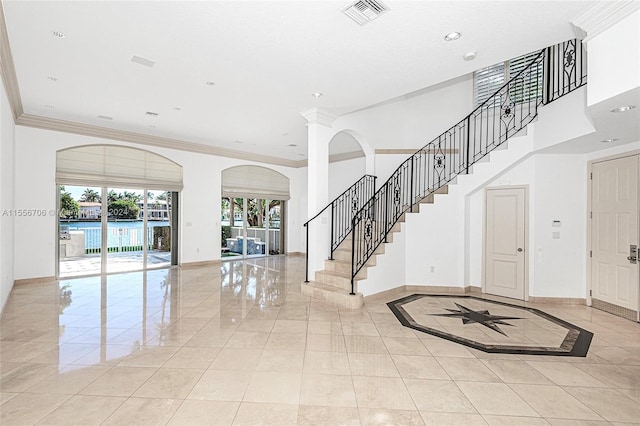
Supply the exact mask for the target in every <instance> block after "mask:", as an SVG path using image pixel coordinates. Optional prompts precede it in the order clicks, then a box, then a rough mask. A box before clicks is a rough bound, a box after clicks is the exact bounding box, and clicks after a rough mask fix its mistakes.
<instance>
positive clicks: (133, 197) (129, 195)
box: [122, 191, 142, 203]
mask: <svg viewBox="0 0 640 426" xmlns="http://www.w3.org/2000/svg"><path fill="white" fill-rule="evenodd" d="M122 198H123V199H125V200H129V201H133V202H134V203H139V202H140V200H142V195H140V194H136V193H135V192H129V191H124V193H123V194H122Z"/></svg>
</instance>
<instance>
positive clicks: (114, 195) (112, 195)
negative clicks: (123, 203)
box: [107, 189, 122, 203]
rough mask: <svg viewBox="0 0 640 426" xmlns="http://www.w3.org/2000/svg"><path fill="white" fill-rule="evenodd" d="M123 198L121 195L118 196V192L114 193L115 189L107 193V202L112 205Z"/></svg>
mask: <svg viewBox="0 0 640 426" xmlns="http://www.w3.org/2000/svg"><path fill="white" fill-rule="evenodd" d="M121 198H122V195H121V194H118V193H117V192H116V191H114V190H113V189H111V190H109V192H108V193H107V201H108V202H109V203H112V202H114V201H116V200H119V199H121Z"/></svg>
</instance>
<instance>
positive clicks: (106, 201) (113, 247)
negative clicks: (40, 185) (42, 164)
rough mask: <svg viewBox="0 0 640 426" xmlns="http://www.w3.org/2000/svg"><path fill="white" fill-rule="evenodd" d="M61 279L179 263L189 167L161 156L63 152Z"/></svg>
mask: <svg viewBox="0 0 640 426" xmlns="http://www.w3.org/2000/svg"><path fill="white" fill-rule="evenodd" d="M56 184H57V186H58V241H59V243H58V252H57V256H58V262H57V265H58V270H57V273H56V275H57V276H59V277H68V276H79V275H92V274H100V273H112V272H125V271H134V270H145V269H150V268H159V267H167V266H171V265H177V264H178V250H177V248H178V245H177V242H178V193H179V192H180V191H181V190H182V187H183V183H182V167H181V166H180V165H179V164H177V163H175V162H173V161H171V160H169V159H168V158H165V157H163V156H161V155H158V154H156V153H153V152H150V151H146V150H142V149H137V148H131V147H124V146H118V145H86V146H79V147H73V148H68V149H64V150H60V151H58V152H57V153H56Z"/></svg>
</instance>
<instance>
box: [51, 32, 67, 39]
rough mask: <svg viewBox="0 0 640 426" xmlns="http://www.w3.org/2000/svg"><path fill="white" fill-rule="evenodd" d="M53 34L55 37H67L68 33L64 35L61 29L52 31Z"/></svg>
mask: <svg viewBox="0 0 640 426" xmlns="http://www.w3.org/2000/svg"><path fill="white" fill-rule="evenodd" d="M51 34H53V35H54V37H58V38H65V37H66V35H64V33H61V32H60V31H51Z"/></svg>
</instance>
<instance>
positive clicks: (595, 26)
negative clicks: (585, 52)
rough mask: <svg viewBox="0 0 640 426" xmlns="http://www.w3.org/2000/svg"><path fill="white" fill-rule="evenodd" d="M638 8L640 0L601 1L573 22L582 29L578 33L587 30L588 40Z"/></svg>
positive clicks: (585, 40)
mask: <svg viewBox="0 0 640 426" xmlns="http://www.w3.org/2000/svg"><path fill="white" fill-rule="evenodd" d="M637 10H640V1H637V0H620V1H599V2H597V3H596V4H594V5H593V6H591V7H590V8H588V9H587V10H585V11H584V12H582V13H581V14H580V15H578V16H576V17H575V19H574V20H573V21H571V23H572V24H573V25H574V26H576V27H578V28H579V29H580V30H582V31H578V34H582V33H584V32H586V37H584V39H583V42H588V41H589V40H591V39H592V38H594V37H595V36H597V35H598V34H600V33H602V32H604V31H606V30H608V29H609V28H611V27H612V26H614V25H615V24H617V23H618V22H620V21H622V20H623V19H624V18H626V17H627V16H629V15H631V14H632V13H634V12H636V11H637Z"/></svg>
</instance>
